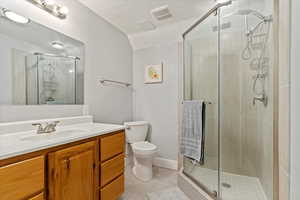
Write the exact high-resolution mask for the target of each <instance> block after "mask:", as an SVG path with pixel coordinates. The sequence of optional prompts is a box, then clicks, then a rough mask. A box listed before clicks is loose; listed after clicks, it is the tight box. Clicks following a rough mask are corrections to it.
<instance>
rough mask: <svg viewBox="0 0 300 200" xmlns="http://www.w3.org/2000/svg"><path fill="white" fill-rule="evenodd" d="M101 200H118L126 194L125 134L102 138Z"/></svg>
mask: <svg viewBox="0 0 300 200" xmlns="http://www.w3.org/2000/svg"><path fill="white" fill-rule="evenodd" d="M99 144H100V188H99V190H100V200H116V199H117V198H118V197H120V196H121V195H122V193H123V192H124V168H125V163H124V154H125V152H124V151H125V134H124V132H120V133H117V134H113V135H107V136H103V137H100V142H99Z"/></svg>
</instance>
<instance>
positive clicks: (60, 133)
mask: <svg viewBox="0 0 300 200" xmlns="http://www.w3.org/2000/svg"><path fill="white" fill-rule="evenodd" d="M84 132H86V131H85V130H79V129H72V130H64V131H56V132H53V133H42V134H36V135H30V136H25V137H22V138H21V140H23V141H40V140H51V139H57V138H62V137H68V136H72V135H78V134H82V133H84Z"/></svg>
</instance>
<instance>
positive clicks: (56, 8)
mask: <svg viewBox="0 0 300 200" xmlns="http://www.w3.org/2000/svg"><path fill="white" fill-rule="evenodd" d="M27 1H28V2H30V3H32V4H33V5H35V6H37V7H39V8H41V9H43V10H45V11H47V12H48V13H50V14H52V15H53V16H55V17H58V18H60V19H65V18H66V17H67V14H68V13H69V9H68V8H67V7H66V6H62V5H59V4H57V3H55V2H54V0H27Z"/></svg>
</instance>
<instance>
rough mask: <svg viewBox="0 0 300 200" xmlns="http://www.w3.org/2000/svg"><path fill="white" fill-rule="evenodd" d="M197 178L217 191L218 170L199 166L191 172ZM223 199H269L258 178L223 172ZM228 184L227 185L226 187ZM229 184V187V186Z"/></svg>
mask: <svg viewBox="0 0 300 200" xmlns="http://www.w3.org/2000/svg"><path fill="white" fill-rule="evenodd" d="M190 175H191V176H192V177H194V178H195V179H196V180H201V183H205V185H207V186H209V187H210V189H212V191H213V190H215V191H217V190H218V188H217V187H218V186H217V180H216V177H217V171H215V170H211V169H206V168H197V169H195V170H193V172H192V173H190ZM222 183H224V185H225V186H221V187H222V200H267V198H266V195H265V193H264V191H263V189H262V186H261V184H260V181H259V179H258V178H255V177H249V176H241V175H236V174H230V173H222V178H221V184H222ZM226 186H227V187H226ZM228 186H229V187H228Z"/></svg>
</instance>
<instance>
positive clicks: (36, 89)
mask: <svg viewBox="0 0 300 200" xmlns="http://www.w3.org/2000/svg"><path fill="white" fill-rule="evenodd" d="M0 9H1V17H0V44H1V45H0V90H1V95H0V104H10V105H40V104H83V83H84V65H83V63H84V56H83V55H84V44H83V43H82V42H80V41H77V40H75V39H73V38H70V37H68V36H66V35H64V34H62V33H59V32H57V31H54V30H51V29H49V28H47V27H45V26H43V25H40V24H38V23H35V22H33V21H31V20H29V19H27V20H26V18H24V19H22V20H21V19H20V17H18V16H17V14H15V15H14V12H12V11H8V10H6V9H3V8H0ZM16 16H17V17H16ZM14 19H17V20H14Z"/></svg>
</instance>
